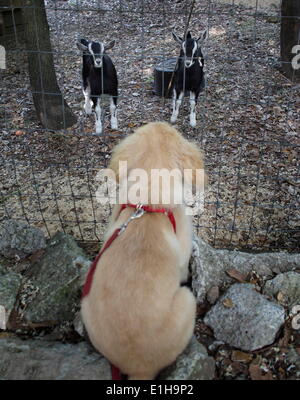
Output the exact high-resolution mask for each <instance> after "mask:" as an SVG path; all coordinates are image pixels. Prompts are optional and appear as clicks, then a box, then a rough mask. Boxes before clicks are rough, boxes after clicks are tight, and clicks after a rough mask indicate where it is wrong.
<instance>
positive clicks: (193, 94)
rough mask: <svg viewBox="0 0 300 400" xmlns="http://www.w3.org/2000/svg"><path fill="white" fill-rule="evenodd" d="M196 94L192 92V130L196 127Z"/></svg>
mask: <svg viewBox="0 0 300 400" xmlns="http://www.w3.org/2000/svg"><path fill="white" fill-rule="evenodd" d="M196 101H197V99H196V93H195V92H190V106H191V112H190V125H191V127H192V128H195V127H196Z"/></svg>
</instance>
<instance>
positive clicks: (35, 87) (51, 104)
mask: <svg viewBox="0 0 300 400" xmlns="http://www.w3.org/2000/svg"><path fill="white" fill-rule="evenodd" d="M23 5H24V8H22V12H23V22H24V25H25V39H26V50H27V54H28V70H29V77H30V84H31V90H32V96H33V101H34V106H35V109H36V113H37V116H38V119H39V120H40V121H41V123H42V125H43V126H44V127H45V128H47V129H53V130H54V129H55V130H56V129H65V128H68V127H70V126H72V125H74V124H75V122H76V116H75V115H74V114H73V113H72V111H71V110H70V108H69V107H68V105H67V103H66V101H65V100H64V98H63V96H62V94H61V91H60V89H59V86H58V83H57V80H56V74H55V69H54V62H53V55H52V48H51V42H50V33H49V25H48V21H47V15H46V10H45V4H44V0H24V1H23Z"/></svg>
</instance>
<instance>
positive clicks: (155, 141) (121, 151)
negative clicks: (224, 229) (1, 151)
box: [109, 122, 206, 204]
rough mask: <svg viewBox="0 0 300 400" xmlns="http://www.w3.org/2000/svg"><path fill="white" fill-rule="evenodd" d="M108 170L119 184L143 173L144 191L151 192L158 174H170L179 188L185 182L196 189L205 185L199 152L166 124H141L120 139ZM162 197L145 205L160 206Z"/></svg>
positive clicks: (201, 157) (192, 144) (201, 158)
mask: <svg viewBox="0 0 300 400" xmlns="http://www.w3.org/2000/svg"><path fill="white" fill-rule="evenodd" d="M122 166H123V167H124V166H126V169H127V175H126V174H123V173H122ZM120 167H121V168H120ZM109 168H110V169H111V170H112V171H113V172H114V174H115V177H116V180H117V182H118V183H122V181H123V179H127V180H128V177H130V175H131V173H132V174H134V173H135V171H137V170H138V171H145V173H146V174H147V177H148V180H147V190H153V185H152V189H151V184H152V183H153V179H154V177H155V176H157V173H158V174H159V173H160V172H161V171H163V172H169V173H170V174H171V176H172V177H173V178H174V181H176V180H177V183H178V182H180V186H181V187H182V184H183V183H184V184H185V185H187V184H188V185H190V186H193V187H195V188H196V189H199V188H201V187H203V186H204V184H205V183H206V175H205V173H204V163H203V156H202V152H201V150H200V149H199V148H198V147H197V146H196V145H195V144H194V143H191V142H189V141H188V140H186V139H185V138H184V137H183V136H182V135H181V134H180V133H179V132H178V131H177V130H176V129H175V128H173V127H172V126H171V125H169V124H167V123H165V122H153V123H149V124H147V125H144V126H142V127H141V128H138V129H137V130H136V131H135V133H133V134H132V135H130V136H128V137H127V138H125V139H124V140H122V141H121V142H120V143H119V144H118V145H117V146H116V147H115V148H114V150H113V153H112V158H111V162H110V165H109ZM155 171H156V172H155ZM157 171H160V172H157ZM183 180H184V182H183ZM161 182H163V181H161ZM165 189H166V185H164V184H163V183H161V184H160V192H161V194H162V192H163V191H164V190H165ZM171 190H172V189H171ZM161 194H160V195H159V196H160V200H159V201H158V202H157V201H156V202H153V201H151V199H148V201H147V203H149V204H150V203H151V204H160V203H161ZM170 203H171V204H172V203H173V201H172V200H170Z"/></svg>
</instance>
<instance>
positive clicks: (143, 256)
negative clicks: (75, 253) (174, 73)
mask: <svg viewBox="0 0 300 400" xmlns="http://www.w3.org/2000/svg"><path fill="white" fill-rule="evenodd" d="M121 161H123V162H125V161H126V162H127V168H128V173H129V174H130V171H133V170H134V169H136V168H139V169H142V170H143V171H146V173H147V174H148V177H149V179H148V182H146V184H145V186H147V188H150V187H151V177H150V172H151V170H153V169H160V168H161V169H167V170H174V169H177V170H180V171H181V172H183V171H184V169H190V170H193V174H192V175H191V179H190V180H191V182H190V184H191V185H192V184H197V185H198V186H199V185H202V184H203V181H202V182H196V180H195V170H203V160H202V154H201V151H200V150H199V149H198V148H197V147H196V146H195V145H194V144H192V143H190V142H188V141H187V140H186V139H185V138H184V137H183V136H182V135H181V134H180V133H179V132H178V131H177V130H176V129H175V128H173V127H172V126H170V125H169V124H167V123H162V122H156V123H149V124H147V125H145V126H143V127H141V128H139V129H137V130H136V132H135V133H134V134H132V135H130V136H128V137H127V138H125V139H124V140H123V141H121V142H120V143H119V144H118V145H117V146H116V147H115V149H114V151H113V154H112V159H111V163H110V166H109V168H110V169H111V170H113V171H114V172H115V177H116V180H117V182H118V183H119V184H121V183H122V182H121V180H122V178H121V176H120V174H119V163H120V162H121ZM123 179H126V177H125V178H123ZM123 183H124V182H123ZM127 184H128V190H130V188H131V187H132V182H131V183H130V182H129V181H128V182H127ZM181 184H182V183H181ZM164 188H165V187H164V185H160V186H159V189H158V191H161V192H162V193H159V196H158V197H159V200H158V201H156V202H155V203H153V202H151V199H148V203H146V204H148V205H151V206H152V207H154V208H155V207H164V208H165V209H166V210H170V211H171V212H172V213H173V216H174V218H175V221H176V232H175V229H174V227H173V225H172V223H171V220H170V219H169V218H168V216H167V215H166V214H165V213H163V212H154V213H152V212H151V213H147V212H146V213H145V214H144V215H143V216H141V217H140V218H137V219H134V220H132V221H131V222H130V223H129V224H128V226H127V228H126V229H125V230H124V232H123V233H122V234H121V235H120V236H118V237H116V239H115V240H114V241H113V242H112V243H111V245H110V247H109V248H108V249H107V250H106V251H105V252H104V253H103V254H102V256H101V257H100V259H99V260H98V262H97V264H96V269H95V271H94V275H93V279H92V282H91V286H90V289H89V292H88V293H87V294H86V295H85V296H84V297H83V299H82V307H81V312H82V317H83V321H84V324H85V327H86V329H87V332H88V335H89V337H90V340H91V342H92V343H93V345H94V346H95V347H96V349H98V350H99V352H100V353H102V354H103V355H104V356H105V357H106V358H107V359H108V360H109V361H110V362H111V363H112V364H113V365H115V366H116V367H118V368H119V369H120V371H121V372H122V373H123V374H126V375H128V378H129V379H154V378H155V377H156V375H157V374H158V373H159V372H160V370H162V369H163V368H164V367H167V366H168V365H170V364H171V363H172V362H174V361H175V359H176V358H177V356H178V355H179V354H180V353H181V352H182V351H183V350H184V348H185V347H186V346H187V344H188V342H189V340H190V339H191V336H192V334H193V330H194V323H195V313H196V301H195V298H194V296H193V294H192V292H191V291H190V290H189V289H188V288H187V287H183V286H181V285H180V284H181V283H182V282H185V281H186V280H187V277H188V264H189V259H190V255H191V251H192V220H191V217H189V216H188V215H186V212H185V208H186V207H185V205H184V204H175V202H174V198H173V197H171V199H170V202H169V204H163V203H161V199H162V196H163V191H164ZM133 212H134V209H133V208H131V207H126V208H125V209H122V210H121V206H120V204H116V205H115V206H114V209H113V212H112V216H111V220H110V223H109V227H108V230H107V233H106V236H105V240H107V239H108V238H110V236H111V235H112V234H113V232H114V231H115V230H116V229H117V228H119V227H120V226H121V225H122V224H123V223H124V222H125V221H126V220H127V219H128V218H129V217H130V216H131V215H132V213H133Z"/></svg>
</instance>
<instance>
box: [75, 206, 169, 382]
mask: <svg viewBox="0 0 300 400" xmlns="http://www.w3.org/2000/svg"><path fill="white" fill-rule="evenodd" d="M127 207H131V208H135V209H136V212H135V213H134V214H133V216H131V218H129V220H128V221H127V222H125V223H124V224H122V225H121V227H120V228H117V229H116V230H115V231H114V233H113V234H112V235H111V236H110V238H109V239H108V240H107V242H106V243H105V245H104V246H103V247H102V250H101V251H100V252H99V253H98V255H97V257H96V258H95V260H94V261H93V262H92V265H91V266H90V269H89V272H88V274H87V277H86V281H85V284H84V287H83V290H82V294H81V298H82V299H83V298H84V297H85V296H87V295H88V294H89V292H90V289H91V286H92V281H93V276H94V273H95V270H96V266H97V264H98V261H99V259H100V257H101V256H102V254H103V253H104V252H105V250H107V249H108V248H109V246H110V245H111V244H112V242H113V241H114V240H115V239H116V238H117V237H118V236H119V235H120V234H121V233H122V232H123V231H124V230H125V229H126V227H127V224H128V223H129V221H131V219H135V218H139V217H140V216H142V215H143V213H142V214H141V213H137V211H141V210H143V212H144V213H161V214H165V215H167V216H168V218H169V220H170V222H171V224H172V226H173V229H174V232H175V233H176V221H175V217H174V214H173V212H172V211H170V210H166V209H165V208H152V207H151V206H147V205H145V206H142V205H140V206H136V205H134V204H122V205H121V210H120V213H121V212H122V211H123V210H124V209H125V208H127ZM132 217H133V218H132ZM111 374H112V379H113V380H121V379H122V376H121V372H120V370H119V369H118V368H117V367H115V366H114V365H111Z"/></svg>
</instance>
